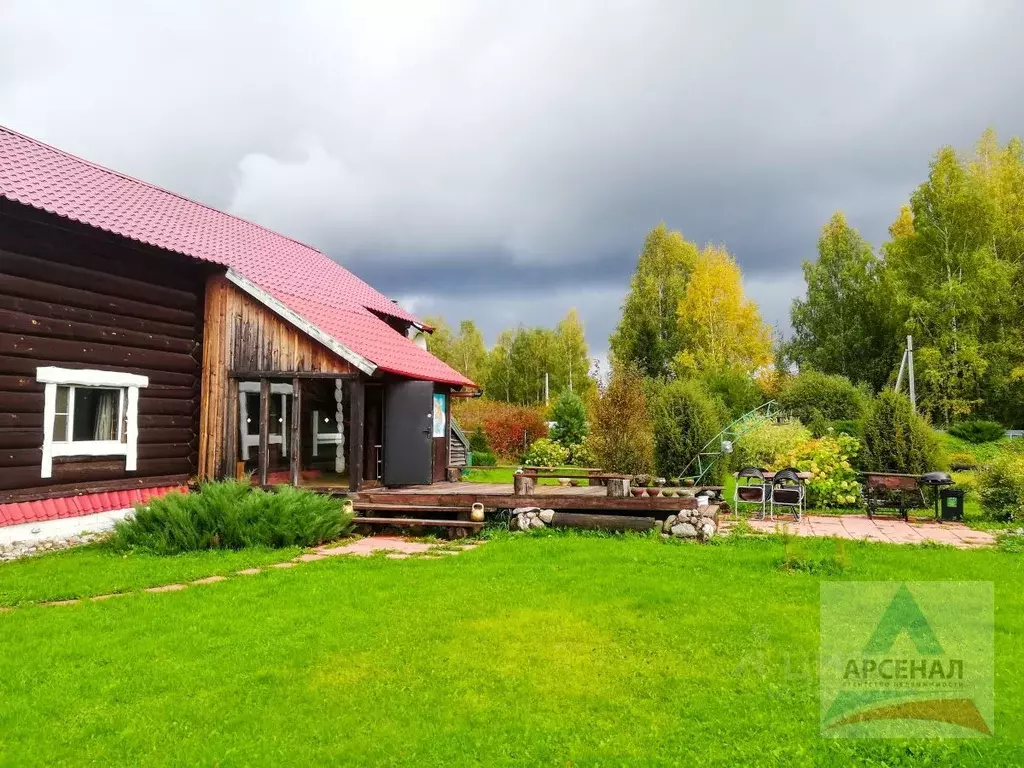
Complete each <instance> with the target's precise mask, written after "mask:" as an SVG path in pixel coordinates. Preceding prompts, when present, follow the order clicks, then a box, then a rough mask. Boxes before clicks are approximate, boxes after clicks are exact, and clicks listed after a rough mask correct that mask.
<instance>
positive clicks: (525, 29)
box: [0, 0, 1024, 354]
mask: <svg viewBox="0 0 1024 768" xmlns="http://www.w3.org/2000/svg"><path fill="white" fill-rule="evenodd" d="M1022 29H1024V3H1020V2H1013V1H1012V0H1007V1H1006V2H980V1H979V0H974V1H973V2H970V1H965V2H917V3H909V2H908V3H900V2H885V3H875V2H852V1H851V2H842V3H840V2H779V1H775V0H773V1H772V2H761V1H760V0H748V2H705V3H692V2H681V1H680V2H633V3H625V2H623V3H617V2H602V1H600V0H589V1H583V2H569V1H568V0H556V1H554V2H552V1H550V0H549V1H548V2H528V1H527V2H524V1H523V0H516V1H515V2H496V1H495V0H479V2H457V1H455V0H449V1H446V2H438V3H430V2H419V1H416V2H412V1H410V2H405V3H391V2H380V1H379V0H374V1H373V2H371V1H370V0H365V2H361V3H332V2H324V3H303V2H288V3H283V2H281V3H272V2H261V1H260V0H248V1H247V2H235V3H229V2H215V1H206V2H192V1H186V0H174V1H173V2H159V3H147V2H124V1H123V0H110V1H100V0H77V1H76V2H71V1H70V0H67V1H62V0H51V1H50V2H46V1H45V0H24V1H23V0H0V123H3V124H4V125H7V126H9V127H11V128H14V129H15V130H19V131H21V132H23V133H27V134H29V135H31V136H34V137H36V138H39V139H42V140H44V141H47V142H49V143H52V144H54V145H56V146H58V147H61V148H63V149H66V150H68V151H71V152H74V153H76V154H79V155H82V156H84V157H86V158H88V159H90V160H94V161H96V162H99V163H102V164H104V165H108V166H111V167H113V168H116V169H118V170H121V171H124V172H126V173H130V174H132V175H135V176H138V177H140V178H143V179H146V180H147V181H152V182H154V183H156V184H160V185H162V186H165V187H167V188H169V189H172V190H174V191H177V192H180V193H182V194H185V195H187V196H190V197H193V198H196V199H199V200H202V201H204V202H206V203H209V204H211V205H214V206H217V207H219V208H223V209H226V210H228V211H231V212H233V213H237V214H239V215H241V216H244V217H246V218H249V219H252V220H254V221H257V222H260V223H262V224H265V225H267V226H269V227H272V228H274V229H277V230H279V231H281V232H283V233H285V234H288V235H291V236H293V237H296V238H298V239H300V240H303V241H305V242H308V243H310V244H312V245H314V246H316V247H318V248H320V249H321V250H323V251H325V252H326V253H327V254H328V255H330V256H331V257H332V258H334V259H336V260H338V261H340V262H341V263H343V264H345V265H346V266H348V267H349V268H350V269H352V270H353V271H354V272H356V273H357V274H358V275H360V276H361V277H363V278H365V279H367V280H368V281H370V282H371V283H372V284H374V285H375V286H376V287H377V288H379V289H380V290H382V291H384V292H385V293H388V294H389V295H391V296H393V297H395V298H398V299H400V300H401V301H402V302H403V303H404V304H405V305H406V306H409V307H410V308H412V309H413V310H414V311H416V312H417V313H419V314H421V315H422V314H433V313H438V312H440V313H443V314H444V315H445V316H446V317H447V318H448V319H449V321H451V322H453V323H454V322H457V321H458V320H460V319H462V318H472V319H474V320H476V321H477V322H478V323H479V324H480V326H481V327H482V328H483V330H484V332H485V334H486V336H487V340H488V343H490V342H492V341H493V339H494V336H495V335H496V333H497V331H499V330H500V329H501V328H504V327H508V326H511V325H515V324H517V323H520V322H522V323H526V324H553V323H554V322H555V321H556V320H557V319H558V318H559V317H560V316H561V315H563V314H564V313H565V311H566V310H567V309H568V308H569V307H570V306H576V307H578V308H579V310H580V312H581V314H582V316H583V319H584V322H585V323H586V326H587V332H588V339H589V341H590V344H591V349H592V352H593V353H594V354H599V353H602V352H603V351H604V350H605V349H606V347H607V337H608V334H609V333H610V331H611V330H612V328H613V327H614V325H615V323H616V321H617V318H618V313H619V306H620V303H621V300H622V296H623V294H624V292H625V290H626V287H627V285H628V280H629V275H630V273H631V271H632V269H633V266H634V264H635V261H636V253H637V251H638V249H639V247H640V245H641V244H642V242H643V237H644V234H645V233H646V231H647V230H649V229H650V228H651V227H652V226H654V225H655V224H657V223H658V222H660V221H664V222H665V223H666V224H668V225H669V226H670V227H672V228H675V229H679V230H681V231H682V232H683V233H684V234H685V235H686V236H687V237H688V238H690V239H692V240H696V241H698V242H701V243H703V242H707V241H714V242H718V243H723V244H724V245H725V246H726V247H728V249H729V250H730V251H731V252H732V253H733V254H734V255H735V256H736V258H737V259H738V260H739V262H740V264H741V265H742V267H743V269H744V273H745V275H746V282H747V289H748V291H749V293H750V294H751V295H753V296H754V297H755V298H756V299H757V300H758V301H759V302H760V304H761V307H762V312H763V314H764V316H765V319H766V320H768V321H769V322H772V323H778V324H781V325H782V326H783V327H786V326H787V325H788V308H789V303H790V301H791V300H792V298H793V297H794V296H795V295H797V294H798V293H799V292H800V290H801V286H802V280H801V277H800V262H801V260H802V259H804V258H808V257H812V256H813V255H814V249H815V242H816V239H817V232H818V229H819V228H820V227H821V225H822V224H823V223H824V222H825V220H826V219H827V218H828V216H829V215H830V214H831V212H832V211H834V210H836V209H842V210H843V211H845V212H846V214H847V216H848V217H849V219H850V220H851V222H852V223H853V224H854V225H855V226H857V227H859V228H860V229H861V231H862V233H863V234H864V236H865V237H867V238H868V239H869V240H871V241H872V242H873V243H875V244H878V243H879V242H881V240H882V239H883V238H884V237H885V231H886V227H887V226H888V224H889V222H890V221H891V220H892V219H893V218H894V217H895V215H896V212H897V210H898V208H899V205H900V204H901V203H902V202H903V201H905V200H906V198H907V197H908V195H909V193H910V192H911V190H912V189H913V188H914V187H915V186H916V185H917V184H918V183H920V182H921V180H923V178H924V177H925V174H926V173H927V166H928V161H929V159H930V157H931V156H932V154H933V153H934V152H935V150H936V149H937V148H938V147H939V146H940V145H943V144H953V145H954V146H957V147H960V148H969V147H970V146H971V145H972V144H973V143H974V141H975V140H976V139H977V137H978V136H979V135H980V134H981V132H982V131H983V130H984V129H985V127H986V126H993V127H995V128H996V129H997V130H998V131H999V132H1000V135H1001V136H1002V137H1003V138H1009V137H1010V136H1011V135H1021V134H1024V98H1022V95H1024V53H1022V51H1024V45H1022V43H1021V30H1022Z"/></svg>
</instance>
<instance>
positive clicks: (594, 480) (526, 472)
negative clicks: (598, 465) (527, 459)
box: [520, 467, 632, 485]
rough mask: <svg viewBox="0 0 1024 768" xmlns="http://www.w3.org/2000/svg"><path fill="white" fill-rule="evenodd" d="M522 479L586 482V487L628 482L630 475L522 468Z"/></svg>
mask: <svg viewBox="0 0 1024 768" xmlns="http://www.w3.org/2000/svg"><path fill="white" fill-rule="evenodd" d="M520 474H521V475H522V476H523V477H530V478H533V479H534V480H535V481H536V480H569V481H570V482H571V481H573V480H586V481H587V484H588V485H607V484H608V481H609V480H629V479H630V478H631V477H632V475H619V474H614V473H610V472H601V471H600V470H597V471H594V472H584V471H582V470H581V471H579V472H573V471H571V470H570V471H568V472H553V471H548V472H537V471H535V470H533V469H531V468H527V467H524V468H523V471H522V472H521V473H520Z"/></svg>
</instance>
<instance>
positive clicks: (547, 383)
mask: <svg viewBox="0 0 1024 768" xmlns="http://www.w3.org/2000/svg"><path fill="white" fill-rule="evenodd" d="M549 384H550V381H549V380H548V372H547V371H544V405H547V404H548V394H549V387H548V385H549Z"/></svg>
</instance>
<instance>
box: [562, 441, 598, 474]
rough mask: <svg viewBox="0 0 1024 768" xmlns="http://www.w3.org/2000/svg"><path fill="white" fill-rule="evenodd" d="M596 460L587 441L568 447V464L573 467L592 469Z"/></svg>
mask: <svg viewBox="0 0 1024 768" xmlns="http://www.w3.org/2000/svg"><path fill="white" fill-rule="evenodd" d="M596 461H597V459H595V458H594V452H593V451H592V450H591V449H590V445H588V443H587V441H585V440H584V441H583V442H582V443H574V444H573V445H570V446H569V463H570V464H571V465H572V466H574V467H593V466H594V465H595V462H596Z"/></svg>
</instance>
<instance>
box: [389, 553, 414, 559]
mask: <svg viewBox="0 0 1024 768" xmlns="http://www.w3.org/2000/svg"><path fill="white" fill-rule="evenodd" d="M387 558H388V560H408V559H409V556H408V555H407V554H405V552H388V554H387Z"/></svg>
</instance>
